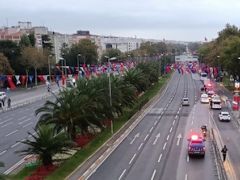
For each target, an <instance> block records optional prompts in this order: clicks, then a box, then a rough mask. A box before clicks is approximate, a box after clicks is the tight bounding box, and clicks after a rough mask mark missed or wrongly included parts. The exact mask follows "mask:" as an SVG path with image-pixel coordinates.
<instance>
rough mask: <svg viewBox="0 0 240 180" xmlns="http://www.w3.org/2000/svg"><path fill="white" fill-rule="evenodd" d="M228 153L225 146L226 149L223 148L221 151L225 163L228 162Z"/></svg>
mask: <svg viewBox="0 0 240 180" xmlns="http://www.w3.org/2000/svg"><path fill="white" fill-rule="evenodd" d="M227 151H228V149H227V146H226V145H224V147H223V148H222V151H221V152H222V155H223V162H224V161H225V160H226V156H227Z"/></svg>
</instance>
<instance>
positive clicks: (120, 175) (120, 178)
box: [118, 169, 126, 180]
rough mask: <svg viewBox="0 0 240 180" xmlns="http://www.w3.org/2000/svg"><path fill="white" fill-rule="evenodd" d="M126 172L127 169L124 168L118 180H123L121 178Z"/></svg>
mask: <svg viewBox="0 0 240 180" xmlns="http://www.w3.org/2000/svg"><path fill="white" fill-rule="evenodd" d="M125 172H126V169H124V170H123V172H122V174H121V175H120V176H119V178H118V180H121V179H122V177H123V176H124V174H125Z"/></svg>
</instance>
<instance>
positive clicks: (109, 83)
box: [105, 56, 113, 134]
mask: <svg viewBox="0 0 240 180" xmlns="http://www.w3.org/2000/svg"><path fill="white" fill-rule="evenodd" d="M105 58H106V59H107V60H108V66H109V72H108V88H109V105H110V108H111V110H112V86H111V69H110V68H111V64H110V58H109V57H108V56H105ZM111 133H112V134H113V120H112V119H111Z"/></svg>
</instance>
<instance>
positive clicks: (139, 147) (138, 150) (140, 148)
mask: <svg viewBox="0 0 240 180" xmlns="http://www.w3.org/2000/svg"><path fill="white" fill-rule="evenodd" d="M142 145H143V143H141V144H140V145H139V147H138V151H139V150H140V149H141V147H142Z"/></svg>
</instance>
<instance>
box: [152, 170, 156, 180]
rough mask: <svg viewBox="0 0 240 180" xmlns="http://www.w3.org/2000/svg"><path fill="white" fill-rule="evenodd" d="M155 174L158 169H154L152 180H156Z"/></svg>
mask: <svg viewBox="0 0 240 180" xmlns="http://www.w3.org/2000/svg"><path fill="white" fill-rule="evenodd" d="M155 174H156V169H154V171H153V174H152V177H151V180H153V179H154V177H155Z"/></svg>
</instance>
